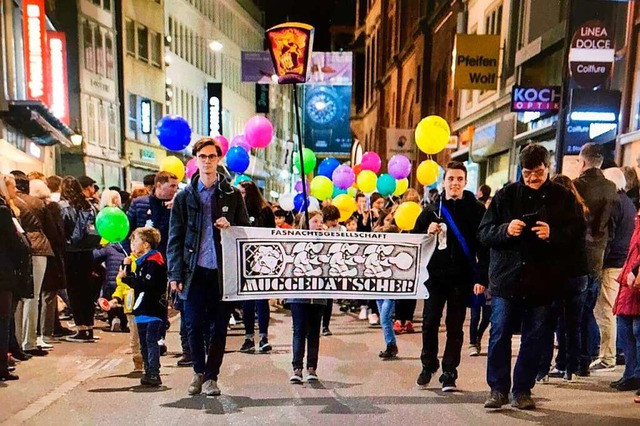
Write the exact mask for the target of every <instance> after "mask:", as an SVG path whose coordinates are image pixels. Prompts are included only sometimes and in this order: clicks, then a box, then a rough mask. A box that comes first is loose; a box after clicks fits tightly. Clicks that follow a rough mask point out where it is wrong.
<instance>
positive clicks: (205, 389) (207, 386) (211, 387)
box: [202, 380, 221, 396]
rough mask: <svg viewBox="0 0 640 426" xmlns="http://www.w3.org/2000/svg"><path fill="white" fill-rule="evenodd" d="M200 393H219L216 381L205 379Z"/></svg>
mask: <svg viewBox="0 0 640 426" xmlns="http://www.w3.org/2000/svg"><path fill="white" fill-rule="evenodd" d="M202 393H204V394H205V395H207V396H218V395H220V393H221V392H220V388H219V387H218V382H216V381H215V380H207V381H206V382H204V384H203V385H202Z"/></svg>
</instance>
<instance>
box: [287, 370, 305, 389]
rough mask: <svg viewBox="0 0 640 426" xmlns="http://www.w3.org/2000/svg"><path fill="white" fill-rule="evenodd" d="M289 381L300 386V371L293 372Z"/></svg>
mask: <svg viewBox="0 0 640 426" xmlns="http://www.w3.org/2000/svg"><path fill="white" fill-rule="evenodd" d="M289 381H290V382H291V383H292V384H296V385H297V384H302V370H301V369H299V368H296V369H295V370H293V375H292V376H291V377H290V378H289Z"/></svg>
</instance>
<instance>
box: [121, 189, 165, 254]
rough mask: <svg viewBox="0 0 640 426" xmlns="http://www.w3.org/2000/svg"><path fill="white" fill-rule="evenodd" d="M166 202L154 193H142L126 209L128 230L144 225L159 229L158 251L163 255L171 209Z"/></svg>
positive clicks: (131, 230)
mask: <svg viewBox="0 0 640 426" xmlns="http://www.w3.org/2000/svg"><path fill="white" fill-rule="evenodd" d="M166 203H167V201H163V200H161V199H159V198H157V197H156V196H155V195H144V196H142V197H138V198H136V199H135V200H133V202H131V206H130V207H129V210H127V216H128V217H129V231H130V232H133V231H134V230H135V229H137V228H142V227H144V226H151V227H153V228H155V229H157V230H158V231H160V245H159V246H158V251H159V252H160V253H162V255H163V256H165V257H166V254H167V242H168V240H169V221H170V219H171V209H170V208H168V207H167V206H166Z"/></svg>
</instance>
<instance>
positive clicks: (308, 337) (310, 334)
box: [285, 210, 327, 384]
mask: <svg viewBox="0 0 640 426" xmlns="http://www.w3.org/2000/svg"><path fill="white" fill-rule="evenodd" d="M301 225H302V226H301V228H302V229H304V228H305V227H304V222H303V223H302V224H301ZM323 225H324V224H323V220H322V212H321V211H318V210H315V211H310V212H309V230H311V231H322V230H323ZM285 303H286V304H287V305H288V306H289V307H290V308H291V317H292V319H293V345H292V346H293V348H292V352H293V360H292V362H291V364H292V366H293V375H292V376H291V378H290V379H289V381H290V382H291V383H294V384H300V383H302V368H303V363H304V354H305V345H306V347H307V348H306V349H307V381H308V382H315V381H317V380H318V374H317V371H316V370H317V368H318V352H319V351H320V323H321V321H322V314H323V312H324V309H325V306H326V305H327V300H326V299H287V300H286V301H285Z"/></svg>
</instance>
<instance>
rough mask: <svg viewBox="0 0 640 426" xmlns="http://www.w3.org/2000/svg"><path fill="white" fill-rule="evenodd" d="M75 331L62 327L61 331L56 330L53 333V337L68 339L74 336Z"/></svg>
mask: <svg viewBox="0 0 640 426" xmlns="http://www.w3.org/2000/svg"><path fill="white" fill-rule="evenodd" d="M74 334H75V331H73V330H71V329H68V328H66V327H62V328H61V329H60V330H56V331H54V332H53V337H66V336H73V335H74Z"/></svg>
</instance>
